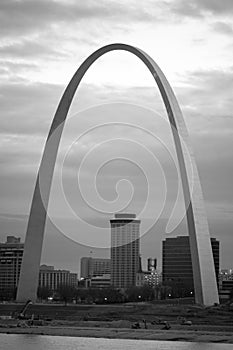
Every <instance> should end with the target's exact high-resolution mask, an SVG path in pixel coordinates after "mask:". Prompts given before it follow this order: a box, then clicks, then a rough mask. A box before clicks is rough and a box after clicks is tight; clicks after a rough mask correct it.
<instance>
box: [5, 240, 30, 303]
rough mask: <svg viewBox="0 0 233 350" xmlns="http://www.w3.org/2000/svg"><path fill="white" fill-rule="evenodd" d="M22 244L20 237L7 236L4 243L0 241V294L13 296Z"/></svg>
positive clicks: (18, 272)
mask: <svg viewBox="0 0 233 350" xmlns="http://www.w3.org/2000/svg"><path fill="white" fill-rule="evenodd" d="M23 250H24V244H23V243H21V242H20V238H17V237H14V236H7V240H6V242H5V243H0V295H1V296H2V297H4V298H6V299H9V298H13V297H14V294H15V292H16V288H17V285H18V281H19V275H20V268H21V263H22V258H23Z"/></svg>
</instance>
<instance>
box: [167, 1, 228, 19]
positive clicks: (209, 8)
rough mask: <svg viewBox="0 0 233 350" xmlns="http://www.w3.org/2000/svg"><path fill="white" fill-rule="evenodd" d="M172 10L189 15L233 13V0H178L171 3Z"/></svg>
mask: <svg viewBox="0 0 233 350" xmlns="http://www.w3.org/2000/svg"><path fill="white" fill-rule="evenodd" d="M171 8H172V10H173V11H174V12H175V13H177V14H180V15H183V16H187V17H202V16H204V15H206V14H208V13H209V14H212V15H217V16H219V15H227V16H229V15H233V2H232V0H224V1H219V0H191V1H186V0H177V1H174V2H172V3H171Z"/></svg>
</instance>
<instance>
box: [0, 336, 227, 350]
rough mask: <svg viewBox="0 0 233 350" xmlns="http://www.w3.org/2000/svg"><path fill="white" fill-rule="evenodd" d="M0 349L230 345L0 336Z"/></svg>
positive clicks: (220, 348)
mask: <svg viewBox="0 0 233 350" xmlns="http://www.w3.org/2000/svg"><path fill="white" fill-rule="evenodd" d="M0 349H1V350H19V349H24V350H64V349H65V350H119V349H120V350H141V349H143V350H152V349H153V350H230V349H232V344H215V343H188V342H178V341H177V342H173V341H157V340H128V339H103V338H83V337H61V336H49V335H29V334H17V335H16V334H0Z"/></svg>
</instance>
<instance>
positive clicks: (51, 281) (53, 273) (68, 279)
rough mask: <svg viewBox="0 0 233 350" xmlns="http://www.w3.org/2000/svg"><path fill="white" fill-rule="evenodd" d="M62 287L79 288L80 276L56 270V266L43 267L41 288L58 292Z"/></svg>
mask: <svg viewBox="0 0 233 350" xmlns="http://www.w3.org/2000/svg"><path fill="white" fill-rule="evenodd" d="M60 285H65V286H71V287H77V286H78V275H77V274H76V273H72V272H70V271H68V270H55V269H54V266H48V265H41V266H40V273H39V287H41V288H43V287H46V288H48V289H49V290H51V291H56V290H57V289H58V287H59V286H60Z"/></svg>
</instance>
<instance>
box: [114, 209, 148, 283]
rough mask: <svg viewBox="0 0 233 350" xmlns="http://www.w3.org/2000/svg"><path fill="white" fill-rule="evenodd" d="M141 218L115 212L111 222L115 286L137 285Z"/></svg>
mask: <svg viewBox="0 0 233 350" xmlns="http://www.w3.org/2000/svg"><path fill="white" fill-rule="evenodd" d="M140 222H141V221H140V220H138V219H137V218H136V215H135V214H123V213H121V214H120V213H119V214H115V218H114V219H112V220H110V223H111V284H112V286H113V287H115V288H129V287H131V286H135V285H136V275H137V272H138V271H139V268H140V262H139V261H140V256H139V250H140V241H139V230H140Z"/></svg>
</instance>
